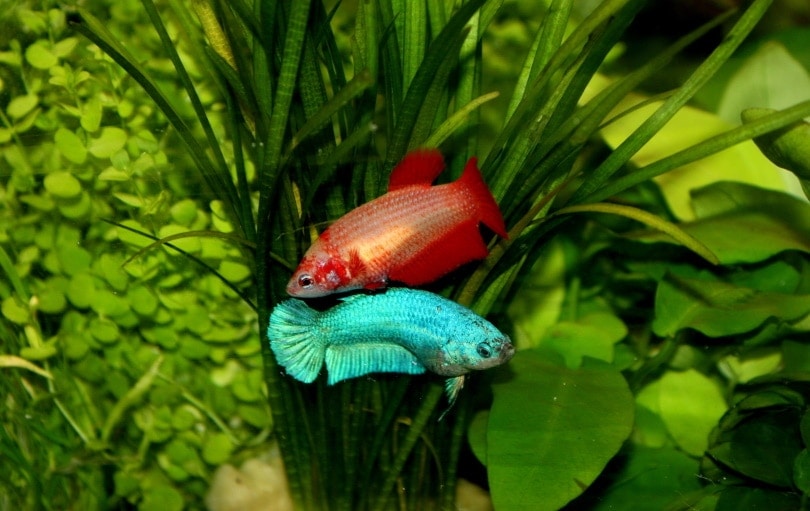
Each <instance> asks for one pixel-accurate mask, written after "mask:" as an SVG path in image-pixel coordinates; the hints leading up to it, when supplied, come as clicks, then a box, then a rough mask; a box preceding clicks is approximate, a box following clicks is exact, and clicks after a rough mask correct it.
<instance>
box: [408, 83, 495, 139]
mask: <svg viewBox="0 0 810 511" xmlns="http://www.w3.org/2000/svg"><path fill="white" fill-rule="evenodd" d="M499 95H500V93H499V92H498V91H495V92H490V93H488V94H484V95H483V96H479V97H477V98H475V99H473V100H472V101H470V102H469V103H467V104H466V105H464V106H463V107H461V108H460V109H458V110H456V111H455V112H454V113H453V115H451V116H450V117H448V118H447V119H446V120H445V121H444V122H443V123H441V124H440V125H439V127H438V128H436V131H434V132H433V133H431V134H430V136H429V137H428V138H427V139H426V140H425V142H424V145H425V147H439V146H440V145H441V144H442V142H444V141H445V140H446V139H447V138H448V137H449V136H450V135H452V134H453V132H454V131H456V130H457V129H459V128H460V127H461V126H463V125H464V124H466V123H467V122H468V120H469V117H470V114H471V113H472V112H473V111H474V110H476V109H477V108H478V107H480V106H481V105H483V104H484V103H486V102H487V101H491V100H493V99H495V98H497V97H498V96H499Z"/></svg>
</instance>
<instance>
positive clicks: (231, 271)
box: [218, 260, 251, 282]
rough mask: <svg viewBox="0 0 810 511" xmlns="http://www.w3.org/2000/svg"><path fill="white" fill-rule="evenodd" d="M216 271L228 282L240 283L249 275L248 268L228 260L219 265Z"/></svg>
mask: <svg viewBox="0 0 810 511" xmlns="http://www.w3.org/2000/svg"><path fill="white" fill-rule="evenodd" d="M218 271H219V273H220V274H221V275H222V276H223V277H225V280H227V281H228V282H241V281H243V280H245V279H246V278H248V277H250V274H251V271H250V267H249V266H247V265H245V264H242V263H238V262H236V261H228V260H225V261H222V262H221V263H220V265H219V268H218Z"/></svg>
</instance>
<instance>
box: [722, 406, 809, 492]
mask: <svg viewBox="0 0 810 511" xmlns="http://www.w3.org/2000/svg"><path fill="white" fill-rule="evenodd" d="M800 417H801V415H800V413H799V409H798V408H795V407H794V408H778V409H776V410H774V411H771V412H764V413H754V414H751V416H750V417H748V418H747V419H746V420H744V421H742V422H740V424H738V425H737V426H736V427H735V428H734V429H733V430H732V431H730V432H729V433H727V434H726V435H724V436H725V437H726V438H724V439H723V440H722V441H721V442H720V443H718V444H717V445H714V446H712V447H711V449H709V452H708V454H709V455H710V456H711V457H712V458H713V459H715V460H716V461H719V462H720V463H722V464H724V465H725V466H727V467H729V468H731V469H732V470H733V471H736V472H737V473H739V474H742V475H744V476H746V477H749V478H752V479H754V480H756V481H758V482H761V483H765V484H769V485H773V486H777V487H781V488H785V489H790V488H792V487H793V463H794V461H795V459H796V456H798V455H799V453H800V452H801V450H802V448H803V446H802V442H801V436H800V434H799V420H800Z"/></svg>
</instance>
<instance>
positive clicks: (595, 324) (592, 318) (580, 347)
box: [538, 312, 627, 369]
mask: <svg viewBox="0 0 810 511" xmlns="http://www.w3.org/2000/svg"><path fill="white" fill-rule="evenodd" d="M625 335H627V327H626V326H625V325H624V323H622V321H621V320H620V319H619V318H617V317H616V316H614V315H612V314H608V313H606V312H602V313H593V314H588V315H585V316H582V317H580V318H578V319H577V321H560V322H559V323H557V324H556V325H554V326H552V327H551V328H550V329H549V330H548V332H546V335H545V337H544V338H543V339H541V340H540V342H539V343H538V346H542V347H546V348H551V349H553V350H555V351H557V352H558V353H560V354H561V355H562V356H563V357H564V358H565V365H566V366H568V367H569V368H571V369H574V368H577V367H579V366H580V365H581V364H582V357H591V358H594V359H597V360H603V361H605V362H608V363H610V362H613V347H614V345H615V344H616V343H617V342H619V341H621V340H622V339H623V338H624V336H625Z"/></svg>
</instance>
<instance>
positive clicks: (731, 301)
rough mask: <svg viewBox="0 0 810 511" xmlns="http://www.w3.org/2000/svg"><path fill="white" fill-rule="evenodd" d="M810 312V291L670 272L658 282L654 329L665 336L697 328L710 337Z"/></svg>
mask: <svg viewBox="0 0 810 511" xmlns="http://www.w3.org/2000/svg"><path fill="white" fill-rule="evenodd" d="M808 313H810V295H793V294H784V293H774V292H766V291H759V290H756V289H750V288H743V287H738V286H734V285H732V284H727V283H725V282H716V281H715V282H712V281H707V280H699V279H682V278H678V277H675V276H673V275H669V276H668V277H667V278H665V279H664V280H662V281H661V282H660V283H659V284H658V289H657V291H656V296H655V318H654V319H653V323H652V327H653V331H654V332H655V333H656V334H657V335H660V336H662V337H668V336H672V335H675V334H676V333H677V332H678V331H680V330H682V329H684V328H693V329H695V330H698V331H699V332H701V333H703V334H705V335H707V336H709V337H721V336H726V335H734V334H741V333H745V332H749V331H751V330H753V329H755V328H757V327H758V326H760V325H761V324H762V323H763V322H765V321H766V320H768V319H770V318H777V319H779V320H782V321H793V320H796V319H799V318H801V317H803V316H805V315H806V314H808Z"/></svg>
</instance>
